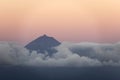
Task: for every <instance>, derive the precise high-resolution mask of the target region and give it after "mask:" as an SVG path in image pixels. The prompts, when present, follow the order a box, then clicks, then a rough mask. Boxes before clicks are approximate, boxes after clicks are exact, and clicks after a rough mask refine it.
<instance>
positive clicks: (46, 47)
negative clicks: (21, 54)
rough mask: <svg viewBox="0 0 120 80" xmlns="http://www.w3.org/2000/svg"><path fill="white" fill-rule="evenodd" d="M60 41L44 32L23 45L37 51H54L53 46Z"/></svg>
mask: <svg viewBox="0 0 120 80" xmlns="http://www.w3.org/2000/svg"><path fill="white" fill-rule="evenodd" d="M60 44H61V43H60V42H59V41H57V40H56V39H55V38H53V37H49V36H47V35H46V34H44V35H43V36H40V37H39V38H37V39H35V40H33V41H32V42H30V43H29V44H28V45H26V46H25V47H26V48H27V49H29V50H30V51H33V50H34V51H37V52H38V53H45V52H48V53H50V54H51V53H54V52H55V50H53V47H56V46H58V45H60Z"/></svg>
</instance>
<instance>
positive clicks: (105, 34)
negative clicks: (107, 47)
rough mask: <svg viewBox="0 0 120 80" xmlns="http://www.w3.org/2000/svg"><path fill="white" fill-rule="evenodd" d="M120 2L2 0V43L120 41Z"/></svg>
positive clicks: (0, 2) (110, 0)
mask: <svg viewBox="0 0 120 80" xmlns="http://www.w3.org/2000/svg"><path fill="white" fill-rule="evenodd" d="M119 21H120V1H119V0H0V41H18V42H20V43H22V44H26V43H28V42H30V41H32V40H33V39H35V38H37V37H39V36H41V35H43V34H47V35H48V36H53V37H55V38H56V39H58V40H60V41H70V42H104V43H113V42H119V41H120V36H119V34H120V22H119Z"/></svg>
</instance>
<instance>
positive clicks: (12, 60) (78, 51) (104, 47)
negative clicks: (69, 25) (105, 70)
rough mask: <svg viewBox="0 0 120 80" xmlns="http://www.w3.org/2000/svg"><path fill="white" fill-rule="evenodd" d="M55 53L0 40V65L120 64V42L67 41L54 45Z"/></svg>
mask: <svg viewBox="0 0 120 80" xmlns="http://www.w3.org/2000/svg"><path fill="white" fill-rule="evenodd" d="M55 49H57V51H58V52H57V53H54V54H53V55H52V56H49V55H48V53H46V54H43V53H37V52H36V51H33V52H31V53H30V52H29V50H27V49H25V48H24V47H23V46H21V45H19V44H17V43H13V42H2V41H1V42H0V65H20V66H40V67H41V66H50V67H52V66H54V67H57V66H58V67H84V66H85V67H92V66H120V43H116V44H98V43H68V42H64V43H62V44H61V45H60V46H58V47H56V48H55Z"/></svg>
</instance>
